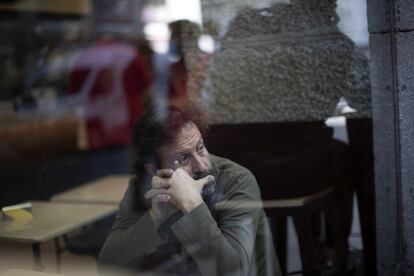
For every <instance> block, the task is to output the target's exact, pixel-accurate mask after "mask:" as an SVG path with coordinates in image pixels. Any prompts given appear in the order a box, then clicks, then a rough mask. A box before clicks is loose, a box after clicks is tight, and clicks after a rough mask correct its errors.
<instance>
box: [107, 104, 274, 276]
mask: <svg viewBox="0 0 414 276" xmlns="http://www.w3.org/2000/svg"><path fill="white" fill-rule="evenodd" d="M167 114H168V116H167V117H166V118H160V117H159V116H158V113H157V112H156V111H148V113H147V114H146V115H144V117H143V118H142V119H141V120H140V121H138V122H137V124H136V125H135V126H134V136H133V146H134V157H135V167H134V169H135V174H136V175H135V177H134V178H133V179H132V180H131V182H130V185H129V188H128V190H127V192H126V194H125V196H124V199H123V200H122V202H121V203H120V210H119V212H118V215H117V217H116V220H115V223H114V225H113V228H112V231H111V233H110V235H109V236H108V238H107V240H106V242H105V244H104V247H103V249H102V251H101V253H100V257H99V261H100V262H99V263H100V269H101V270H102V271H104V269H105V267H106V266H111V265H112V266H118V267H122V268H129V269H136V270H139V271H150V272H155V273H157V274H160V273H165V274H167V275H168V274H174V275H280V270H279V265H278V262H277V259H276V256H275V253H274V249H273V242H272V237H271V234H270V229H269V226H268V224H267V221H266V219H265V214H264V211H263V209H262V207H261V196H260V190H259V187H258V185H257V183H256V180H255V178H254V176H253V175H252V174H251V172H250V171H249V170H247V169H246V168H244V167H242V166H240V165H238V164H236V163H234V162H232V161H230V160H228V159H223V158H220V157H218V156H214V155H212V154H209V152H208V151H207V148H206V146H205V144H204V140H203V137H204V136H205V135H206V132H207V127H208V125H207V122H206V120H205V115H204V113H203V112H202V111H201V110H200V109H199V108H198V107H195V106H192V105H185V106H181V107H170V108H169V109H168V112H167ZM205 187H209V189H206V188H205ZM246 203H251V204H250V205H249V204H247V205H246Z"/></svg>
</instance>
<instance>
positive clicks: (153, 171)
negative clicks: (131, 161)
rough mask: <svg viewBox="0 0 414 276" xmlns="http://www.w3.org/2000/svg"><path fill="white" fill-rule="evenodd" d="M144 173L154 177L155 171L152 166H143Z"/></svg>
mask: <svg viewBox="0 0 414 276" xmlns="http://www.w3.org/2000/svg"><path fill="white" fill-rule="evenodd" d="M144 169H145V171H146V172H147V173H148V174H150V175H155V173H156V172H157V169H156V168H155V166H154V164H144Z"/></svg>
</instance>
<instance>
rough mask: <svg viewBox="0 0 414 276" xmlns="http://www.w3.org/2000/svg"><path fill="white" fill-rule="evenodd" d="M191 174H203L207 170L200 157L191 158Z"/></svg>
mask: <svg viewBox="0 0 414 276" xmlns="http://www.w3.org/2000/svg"><path fill="white" fill-rule="evenodd" d="M192 167H193V172H194V173H200V172H205V171H206V170H207V169H208V168H207V165H206V164H205V162H203V159H202V158H201V157H200V156H196V157H194V158H193V166H192Z"/></svg>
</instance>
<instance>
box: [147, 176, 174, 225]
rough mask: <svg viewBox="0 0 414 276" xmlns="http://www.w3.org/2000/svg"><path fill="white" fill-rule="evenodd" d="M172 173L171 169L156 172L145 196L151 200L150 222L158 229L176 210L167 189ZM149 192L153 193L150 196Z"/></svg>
mask: <svg viewBox="0 0 414 276" xmlns="http://www.w3.org/2000/svg"><path fill="white" fill-rule="evenodd" d="M173 173H174V171H173V170H171V169H164V170H158V171H157V172H156V174H155V175H154V176H153V177H152V180H151V186H152V189H151V190H150V191H148V192H147V193H146V194H145V198H147V199H151V202H152V207H151V209H150V210H149V214H150V216H151V219H152V221H153V222H154V223H155V225H156V227H159V226H160V225H161V224H162V223H163V222H164V221H165V220H166V219H167V218H168V217H169V216H171V215H172V214H173V213H175V212H176V211H177V210H176V209H175V208H174V206H173V205H171V203H170V200H171V196H170V195H169V194H168V188H169V187H170V185H171V182H170V178H171V176H172V175H173ZM151 191H154V192H153V193H151V194H150V192H151Z"/></svg>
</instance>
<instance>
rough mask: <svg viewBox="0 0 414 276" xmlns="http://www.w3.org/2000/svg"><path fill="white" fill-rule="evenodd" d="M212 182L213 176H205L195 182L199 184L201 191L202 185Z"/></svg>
mask: <svg viewBox="0 0 414 276" xmlns="http://www.w3.org/2000/svg"><path fill="white" fill-rule="evenodd" d="M213 181H214V176H212V175H207V176H206V177H203V178H200V179H199V180H197V183H198V184H199V187H200V189H202V188H203V187H204V185H207V184H209V183H211V182H213Z"/></svg>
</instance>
